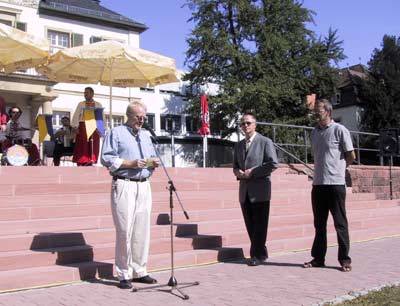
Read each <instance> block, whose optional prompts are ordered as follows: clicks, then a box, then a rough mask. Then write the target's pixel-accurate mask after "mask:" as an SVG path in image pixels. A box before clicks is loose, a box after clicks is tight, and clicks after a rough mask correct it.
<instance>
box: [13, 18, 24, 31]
mask: <svg viewBox="0 0 400 306" xmlns="http://www.w3.org/2000/svg"><path fill="white" fill-rule="evenodd" d="M15 27H16V28H17V29H18V30H21V31H24V32H26V23H25V22H19V21H17V22H16V23H15Z"/></svg>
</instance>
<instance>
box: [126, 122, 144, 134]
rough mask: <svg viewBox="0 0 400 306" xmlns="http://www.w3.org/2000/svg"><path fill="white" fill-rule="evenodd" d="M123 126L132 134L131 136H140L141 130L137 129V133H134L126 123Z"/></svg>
mask: <svg viewBox="0 0 400 306" xmlns="http://www.w3.org/2000/svg"><path fill="white" fill-rule="evenodd" d="M124 125H125V126H126V127H127V128H128V130H129V132H131V133H132V135H134V136H137V135H139V134H140V131H141V129H139V130H138V131H136V132H135V131H134V130H133V127H131V126H129V125H128V124H127V123H124Z"/></svg>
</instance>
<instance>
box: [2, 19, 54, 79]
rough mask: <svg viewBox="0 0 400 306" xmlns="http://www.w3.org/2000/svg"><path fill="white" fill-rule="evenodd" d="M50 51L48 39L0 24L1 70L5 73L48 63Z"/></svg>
mask: <svg viewBox="0 0 400 306" xmlns="http://www.w3.org/2000/svg"><path fill="white" fill-rule="evenodd" d="M49 50H50V46H49V43H48V41H47V39H44V38H40V37H36V36H34V35H32V34H29V33H26V32H24V31H21V30H18V29H15V28H12V27H9V26H7V25H5V24H2V23H0V69H2V70H3V71H4V73H6V74H9V73H12V72H14V71H17V70H24V69H28V68H32V67H35V66H38V65H40V64H44V63H46V61H47V58H48V56H49Z"/></svg>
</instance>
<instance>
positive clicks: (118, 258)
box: [101, 102, 160, 289]
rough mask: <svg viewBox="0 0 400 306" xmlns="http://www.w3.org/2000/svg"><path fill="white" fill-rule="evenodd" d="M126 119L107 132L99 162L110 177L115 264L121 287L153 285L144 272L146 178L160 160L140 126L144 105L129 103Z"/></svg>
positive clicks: (148, 204) (147, 221) (148, 190)
mask: <svg viewBox="0 0 400 306" xmlns="http://www.w3.org/2000/svg"><path fill="white" fill-rule="evenodd" d="M126 116H127V117H128V120H127V122H126V123H125V124H124V125H120V126H117V127H115V128H113V129H112V130H111V131H110V132H109V133H107V135H106V137H105V139H104V144H103V149H102V154H101V163H102V164H103V165H104V166H106V167H107V168H108V170H109V171H110V174H111V176H112V177H113V179H112V183H111V212H112V216H113V220H114V225H115V232H116V243H115V266H116V271H117V274H118V278H119V281H120V283H119V287H120V288H121V289H132V288H133V287H132V284H131V282H132V281H134V282H140V283H146V284H154V283H156V282H157V281H156V280H155V279H154V278H152V277H150V276H149V275H148V273H147V269H146V265H147V258H148V254H149V245H150V214H151V206H152V198H151V188H150V183H149V177H150V176H151V175H152V173H153V170H154V168H155V167H158V166H159V164H160V161H159V159H158V158H155V156H156V153H155V150H154V147H153V144H152V142H151V139H150V136H149V135H148V133H146V132H143V131H142V130H141V127H142V125H143V123H144V121H145V120H146V107H145V105H144V104H142V103H140V102H132V103H131V104H129V105H128V108H127V110H126Z"/></svg>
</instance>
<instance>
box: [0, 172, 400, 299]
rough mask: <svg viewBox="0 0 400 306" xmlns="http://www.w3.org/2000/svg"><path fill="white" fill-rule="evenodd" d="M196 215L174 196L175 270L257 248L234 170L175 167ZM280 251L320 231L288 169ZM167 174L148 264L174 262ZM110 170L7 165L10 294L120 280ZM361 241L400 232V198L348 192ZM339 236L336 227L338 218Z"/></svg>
mask: <svg viewBox="0 0 400 306" xmlns="http://www.w3.org/2000/svg"><path fill="white" fill-rule="evenodd" d="M168 171H169V173H170V175H171V178H172V179H173V180H174V183H175V186H176V188H177V190H178V194H179V198H180V199H181V201H182V204H183V206H184V208H185V210H186V211H187V213H188V215H189V217H190V219H189V220H186V218H185V216H184V214H183V211H182V209H181V207H180V205H179V203H178V201H177V199H176V197H175V196H174V226H173V233H174V249H175V253H174V259H175V260H174V263H175V267H183V266H189V265H196V264H206V263H210V262H216V261H229V260H235V259H240V258H243V257H244V256H247V255H248V248H249V241H248V237H247V234H246V231H245V227H244V223H243V220H242V216H241V211H240V206H239V203H238V202H237V194H238V182H237V181H236V180H235V179H234V177H233V174H232V171H231V169H227V168H207V169H202V168H171V169H168ZM272 180H273V187H272V188H273V196H272V201H271V215H270V226H269V230H268V243H267V245H268V248H269V252H270V253H276V252H288V251H294V250H299V249H307V248H310V246H311V244H312V239H313V234H314V229H313V225H312V212H311V204H310V190H311V183H310V182H309V181H308V179H307V176H305V175H297V174H293V173H290V170H289V169H288V168H287V167H285V166H282V167H281V168H280V169H278V170H277V171H276V172H274V174H273V178H272ZM166 185H167V178H166V176H165V174H164V173H163V171H162V170H161V169H159V170H158V171H156V173H155V175H154V176H153V177H152V190H153V210H152V216H151V220H152V228H151V245H150V257H149V264H148V268H149V269H150V270H151V269H153V270H154V269H168V268H170V265H171V262H170V260H171V259H170V238H169V237H170V225H169V224H170V216H169V192H168V190H167V189H166ZM109 189H110V176H109V174H108V173H107V171H106V170H105V169H104V168H99V167H71V168H67V167H0V291H5V290H15V289H21V288H27V287H34V286H44V285H52V284H57V283H66V282H73V281H78V280H81V279H90V278H94V277H111V276H112V275H113V272H114V268H113V258H114V239H115V231H114V227H113V223H112V218H111V212H110V194H109ZM347 199H348V200H347V211H348V217H349V222H350V235H351V240H352V242H355V241H362V240H367V239H374V238H378V237H382V236H389V235H398V234H400V225H399V222H398V220H399V217H400V206H399V201H398V200H376V199H375V195H374V194H372V193H352V192H351V189H349V190H348V196H347ZM328 238H329V243H330V244H335V243H336V234H335V232H334V229H333V226H332V224H331V223H330V224H329V237H328Z"/></svg>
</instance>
